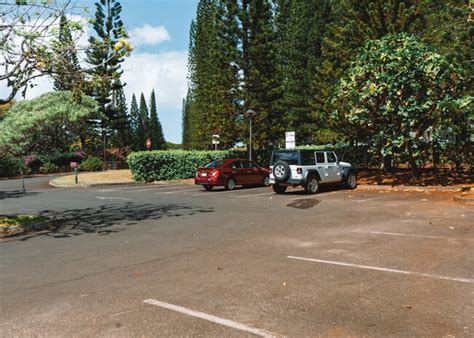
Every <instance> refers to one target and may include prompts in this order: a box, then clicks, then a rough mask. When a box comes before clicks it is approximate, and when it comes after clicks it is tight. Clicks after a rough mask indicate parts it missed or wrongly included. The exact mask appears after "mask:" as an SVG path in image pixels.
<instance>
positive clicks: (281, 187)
mask: <svg viewBox="0 0 474 338" xmlns="http://www.w3.org/2000/svg"><path fill="white" fill-rule="evenodd" d="M272 188H273V191H274V192H275V193H276V194H284V193H285V191H286V188H287V186H286V185H279V184H278V183H276V184H272Z"/></svg>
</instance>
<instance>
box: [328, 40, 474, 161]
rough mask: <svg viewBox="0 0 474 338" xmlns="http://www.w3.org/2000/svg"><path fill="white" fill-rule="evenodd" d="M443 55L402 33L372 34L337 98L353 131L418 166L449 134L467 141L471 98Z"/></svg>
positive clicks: (386, 152)
mask: <svg viewBox="0 0 474 338" xmlns="http://www.w3.org/2000/svg"><path fill="white" fill-rule="evenodd" d="M464 84H465V81H464V78H463V77H462V74H461V72H460V71H459V69H457V67H455V66H454V65H453V64H451V63H450V62H449V61H448V60H447V58H446V57H444V56H442V55H440V54H438V53H436V52H434V51H433V50H432V49H431V48H429V47H427V46H426V45H425V44H423V43H421V42H419V40H418V39H416V38H415V37H413V36H411V35H408V34H406V33H400V34H390V35H386V36H384V37H383V38H382V39H380V40H371V41H369V42H367V43H366V44H365V46H364V47H363V48H362V49H361V50H360V52H359V56H358V57H357V59H356V60H355V62H353V63H352V65H351V67H350V68H349V70H348V72H347V75H346V76H345V77H344V78H343V79H342V80H341V82H340V85H339V92H338V95H337V97H336V99H337V100H338V101H340V102H342V103H343V106H342V107H343V108H342V109H341V111H340V114H341V115H342V116H341V117H342V118H343V119H345V120H346V121H347V122H348V124H349V125H350V126H351V127H352V135H351V136H352V137H353V139H355V140H359V141H363V142H366V143H367V144H368V145H369V146H370V148H371V150H373V152H374V153H375V154H376V155H379V156H380V155H381V156H396V155H398V156H401V157H402V158H403V159H404V160H406V161H408V162H409V163H411V164H412V167H416V165H417V164H419V163H418V162H419V161H421V160H425V159H426V158H428V156H427V154H426V153H429V152H430V151H432V150H433V147H438V146H440V145H441V143H442V142H443V141H446V140H445V137H446V131H447V130H448V128H449V133H450V135H451V137H456V138H457V140H458V142H465V141H467V140H466V136H467V135H466V127H467V126H468V123H467V116H468V115H467V114H466V111H467V109H468V108H469V105H470V104H471V103H472V100H471V98H470V97H468V96H464V95H463V86H464Z"/></svg>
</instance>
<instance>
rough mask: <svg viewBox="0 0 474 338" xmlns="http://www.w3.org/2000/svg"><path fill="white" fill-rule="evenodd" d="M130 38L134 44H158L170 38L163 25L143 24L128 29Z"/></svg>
mask: <svg viewBox="0 0 474 338" xmlns="http://www.w3.org/2000/svg"><path fill="white" fill-rule="evenodd" d="M130 40H131V41H132V44H133V45H134V46H141V45H158V44H160V43H162V42H164V41H169V40H171V37H170V35H169V33H168V30H167V29H166V27H165V26H151V25H148V24H144V25H143V26H142V27H135V28H133V29H132V30H131V31H130Z"/></svg>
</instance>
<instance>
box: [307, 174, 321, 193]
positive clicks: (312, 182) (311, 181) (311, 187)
mask: <svg viewBox="0 0 474 338" xmlns="http://www.w3.org/2000/svg"><path fill="white" fill-rule="evenodd" d="M318 190H319V182H318V179H317V178H316V176H313V175H311V176H310V177H308V181H306V184H305V185H304V191H305V192H306V193H307V194H316V193H317V192H318Z"/></svg>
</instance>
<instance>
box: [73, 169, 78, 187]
mask: <svg viewBox="0 0 474 338" xmlns="http://www.w3.org/2000/svg"><path fill="white" fill-rule="evenodd" d="M77 173H78V170H77V168H74V174H75V175H74V182H76V184H77V183H78V182H77V181H78V179H77Z"/></svg>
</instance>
